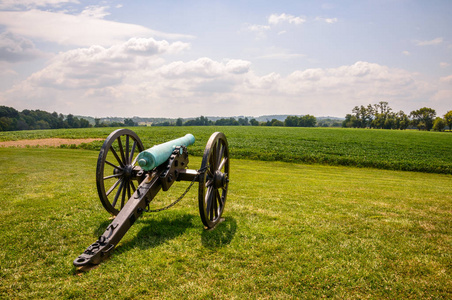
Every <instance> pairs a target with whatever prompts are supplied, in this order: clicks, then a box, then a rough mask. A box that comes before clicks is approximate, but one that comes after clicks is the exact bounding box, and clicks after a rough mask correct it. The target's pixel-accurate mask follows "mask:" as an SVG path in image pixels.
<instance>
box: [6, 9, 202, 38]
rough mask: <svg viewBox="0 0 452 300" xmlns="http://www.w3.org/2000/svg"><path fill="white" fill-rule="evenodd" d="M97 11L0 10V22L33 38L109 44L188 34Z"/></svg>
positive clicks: (11, 29) (184, 36)
mask: <svg viewBox="0 0 452 300" xmlns="http://www.w3.org/2000/svg"><path fill="white" fill-rule="evenodd" d="M101 15H102V13H101V11H97V12H96V13H95V12H94V10H90V13H88V12H87V13H86V14H85V15H77V16H76V15H70V14H66V13H62V12H48V11H41V10H36V9H32V10H28V11H1V12H0V24H2V25H4V26H6V27H7V30H8V31H10V32H13V33H14V34H16V35H21V36H26V37H30V38H37V39H40V40H44V41H50V42H54V43H58V44H63V45H76V46H91V45H102V46H109V45H113V44H116V43H119V42H122V41H125V40H128V39H129V38H131V37H160V38H165V39H181V38H185V39H186V38H192V37H193V36H189V35H180V34H171V33H163V32H159V31H155V30H151V29H149V28H146V27H144V26H140V25H134V24H127V23H119V22H114V21H108V20H103V19H99V17H100V16H101Z"/></svg>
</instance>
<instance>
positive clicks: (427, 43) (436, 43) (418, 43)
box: [415, 37, 443, 46]
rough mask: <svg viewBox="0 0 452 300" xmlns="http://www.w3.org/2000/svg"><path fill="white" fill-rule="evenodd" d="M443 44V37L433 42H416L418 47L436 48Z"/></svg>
mask: <svg viewBox="0 0 452 300" xmlns="http://www.w3.org/2000/svg"><path fill="white" fill-rule="evenodd" d="M442 43H443V38H442V37H438V38H436V39H433V40H428V41H419V40H416V41H415V44H416V45H417V46H434V45H439V44H442Z"/></svg>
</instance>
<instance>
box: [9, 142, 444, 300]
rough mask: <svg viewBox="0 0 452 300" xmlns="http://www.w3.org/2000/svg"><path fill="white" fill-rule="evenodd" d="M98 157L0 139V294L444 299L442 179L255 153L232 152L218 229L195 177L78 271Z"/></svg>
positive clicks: (94, 233) (103, 220) (195, 162)
mask: <svg viewBox="0 0 452 300" xmlns="http://www.w3.org/2000/svg"><path fill="white" fill-rule="evenodd" d="M97 155H98V153H97V152H95V151H87V150H79V149H75V150H73V149H51V148H49V149H35V148H29V149H27V148H26V149H14V148H6V149H5V148H2V149H0V298H1V299H9V298H11V299H27V298H30V299H31V298H33V299H39V298H49V299H211V298H219V299H247V298H249V299H263V298H264V299H265V298H269V299H293V298H320V297H332V298H337V299H363V298H371V299H379V298H389V299H402V298H414V299H429V298H431V299H450V298H451V297H452V275H451V271H452V257H451V255H452V176H451V175H442V174H427V173H419V172H401V171H387V170H377V169H366V168H351V167H342V166H323V165H302V164H290V163H283V162H262V161H257V160H252V161H251V160H239V159H234V160H233V161H232V162H231V176H230V177H231V183H230V187H229V195H228V200H227V204H226V209H225V213H224V217H225V221H224V222H223V223H221V224H220V225H219V226H218V227H217V228H216V229H215V230H213V231H204V230H203V229H202V223H201V219H200V217H199V215H198V207H197V185H195V186H194V188H193V189H192V190H191V191H190V192H189V193H188V194H187V196H186V197H185V198H184V200H183V201H182V202H180V203H179V204H178V205H176V206H175V207H173V208H171V209H170V210H167V211H164V212H160V213H155V214H145V215H144V216H143V217H142V218H140V219H139V220H138V221H137V222H136V223H135V225H134V226H133V227H132V228H131V230H130V231H129V232H128V233H127V235H126V236H125V237H124V239H123V240H122V241H121V243H120V244H119V246H118V247H117V249H116V250H115V251H114V253H113V255H112V256H111V258H110V259H109V260H107V261H105V262H104V263H102V264H100V265H99V266H98V267H97V268H94V269H92V270H90V271H89V272H78V271H77V270H76V269H75V268H74V267H73V265H72V261H73V260H74V259H75V258H76V257H77V256H78V255H79V254H81V253H82V252H83V251H84V250H85V249H86V247H88V246H89V245H90V244H91V243H93V242H94V241H95V240H96V239H97V237H98V236H99V235H100V234H101V233H102V232H103V230H104V229H105V228H106V226H107V225H108V224H109V222H110V220H109V214H108V213H107V212H106V211H105V210H104V209H103V207H102V205H101V204H100V201H99V200H98V198H97V192H96V187H95V179H94V178H95V175H94V174H95V166H96V161H97ZM189 167H190V168H192V169H197V168H199V167H200V158H199V157H190V165H189ZM187 185H188V183H186V182H181V183H176V184H175V185H173V187H172V188H171V190H170V191H169V192H168V193H164V192H161V193H159V195H158V199H156V202H157V204H158V205H163V204H165V203H169V202H171V200H173V199H175V198H176V197H177V196H178V195H179V194H180V193H182V192H183V190H184V189H185V187H186V186H187Z"/></svg>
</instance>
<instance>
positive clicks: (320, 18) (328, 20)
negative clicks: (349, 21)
mask: <svg viewBox="0 0 452 300" xmlns="http://www.w3.org/2000/svg"><path fill="white" fill-rule="evenodd" d="M315 20H316V21H321V22H325V23H328V24H333V23H336V22H337V21H338V19H337V18H322V17H317V18H315Z"/></svg>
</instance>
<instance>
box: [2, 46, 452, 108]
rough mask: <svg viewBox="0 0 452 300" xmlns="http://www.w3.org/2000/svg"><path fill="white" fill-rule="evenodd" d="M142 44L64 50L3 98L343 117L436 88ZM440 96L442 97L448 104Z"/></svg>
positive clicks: (399, 74)
mask: <svg viewBox="0 0 452 300" xmlns="http://www.w3.org/2000/svg"><path fill="white" fill-rule="evenodd" d="M137 42H138V41H129V42H128V43H124V44H121V45H117V46H114V47H110V48H104V47H100V46H92V47H89V48H84V49H78V50H72V51H68V52H65V53H61V54H60V55H58V56H57V57H55V58H54V61H53V62H52V63H51V64H50V65H49V66H47V67H46V68H44V69H43V70H41V71H39V72H36V73H34V74H33V75H32V76H30V77H29V78H28V79H27V80H26V81H24V82H22V83H21V84H18V85H17V86H15V87H14V88H12V89H11V90H10V91H8V92H7V93H5V94H3V95H0V96H1V97H3V99H9V100H8V101H14V102H15V107H18V108H19V109H20V108H21V107H20V103H28V102H29V101H30V99H31V98H32V99H33V101H34V102H35V103H41V105H40V106H39V107H40V108H41V109H45V108H47V107H48V108H47V109H49V110H51V111H53V110H58V111H61V112H63V113H68V112H71V113H80V114H83V113H84V114H86V111H85V112H82V111H80V112H78V111H77V110H78V109H80V107H90V108H92V111H93V112H92V115H97V116H99V115H117V116H133V115H141V116H149V115H153V116H158V115H160V116H170V117H190V116H199V115H201V114H202V115H220V116H231V115H236V114H239V113H240V114H246V115H255V116H256V115H259V114H266V113H268V111H272V112H274V113H277V114H286V113H288V112H289V113H299V114H306V113H309V114H313V115H333V116H344V115H345V114H346V113H349V111H350V109H351V107H353V106H355V105H358V104H360V103H361V104H362V99H368V100H367V101H373V100H374V99H375V101H378V100H380V99H388V100H390V101H391V105H392V106H393V107H404V106H409V105H412V104H410V103H412V102H413V101H421V100H423V99H430V98H432V97H433V95H434V94H435V91H436V90H435V88H436V86H434V85H432V84H431V83H429V82H427V81H425V80H422V78H419V76H418V75H417V74H415V73H411V72H408V71H405V70H401V69H394V68H389V67H386V66H381V65H378V64H373V63H369V62H363V61H361V62H357V63H355V64H353V65H345V66H341V67H338V68H316V69H306V70H298V71H295V72H293V73H291V74H289V75H287V76H281V75H280V74H278V73H270V74H267V75H264V76H259V75H257V74H255V73H254V72H253V69H252V64H251V63H250V62H249V61H245V60H236V59H228V60H223V61H216V60H213V59H211V58H208V57H203V58H199V59H196V60H190V61H185V62H184V61H175V62H169V63H165V61H163V60H162V59H161V58H160V57H159V56H160V55H161V54H163V53H167V52H165V51H170V49H171V46H172V44H166V43H163V42H161V41H160V42H159V41H152V42H145V41H143V43H142V44H143V45H142V47H141V46H140V47H138V48H139V49H143V51H144V53H147V54H139V53H140V52H138V53H137V52H136V48H137V47H136V46H137V45H136V43H137ZM150 45H153V46H150ZM162 47H163V48H162ZM148 48H152V49H153V50H149V51H148V50H146V49H148ZM130 49H133V51H132V52H130ZM162 49H163V50H162ZM149 53H154V54H153V55H150V54H149ZM448 80H449V79H448V78H444V79H443V80H442V81H443V82H444V83H446V81H448ZM443 94H444V93H443ZM440 95H442V94H438V96H437V97H438V99H439V100H438V101H440V102H441V101H445V100H443V98H440ZM8 101H5V102H6V103H8ZM418 103H421V102H418ZM441 103H442V102H441ZM45 105H47V107H45ZM426 105H427V104H426ZM169 107H171V110H168V108H169ZM415 108H416V107H410V109H415ZM147 111H148V112H149V113H146V112H147Z"/></svg>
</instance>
